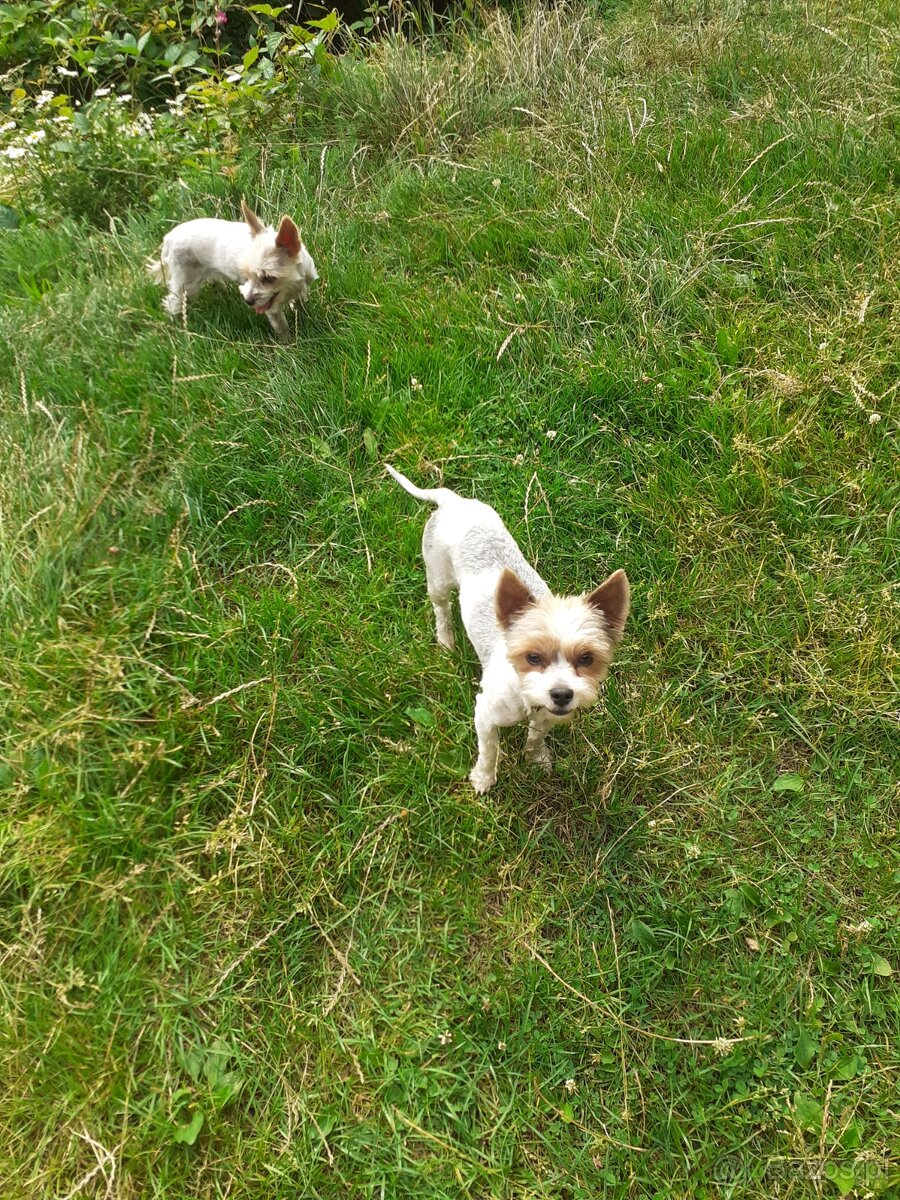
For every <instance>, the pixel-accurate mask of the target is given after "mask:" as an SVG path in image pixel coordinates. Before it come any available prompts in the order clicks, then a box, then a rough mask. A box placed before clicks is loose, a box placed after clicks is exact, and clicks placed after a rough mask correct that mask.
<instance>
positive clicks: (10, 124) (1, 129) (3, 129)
mask: <svg viewBox="0 0 900 1200" xmlns="http://www.w3.org/2000/svg"><path fill="white" fill-rule="evenodd" d="M15 127H16V123H15V121H7V122H6V124H5V125H0V133H9V131H10V130H11V129H15Z"/></svg>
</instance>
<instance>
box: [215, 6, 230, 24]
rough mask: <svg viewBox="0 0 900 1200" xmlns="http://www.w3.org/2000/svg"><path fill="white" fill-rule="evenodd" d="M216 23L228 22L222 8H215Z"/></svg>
mask: <svg viewBox="0 0 900 1200" xmlns="http://www.w3.org/2000/svg"><path fill="white" fill-rule="evenodd" d="M216 24H217V25H227V24H228V17H227V15H226V13H225V10H224V8H217V9H216Z"/></svg>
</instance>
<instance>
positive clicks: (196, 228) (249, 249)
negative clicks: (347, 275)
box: [147, 200, 319, 338]
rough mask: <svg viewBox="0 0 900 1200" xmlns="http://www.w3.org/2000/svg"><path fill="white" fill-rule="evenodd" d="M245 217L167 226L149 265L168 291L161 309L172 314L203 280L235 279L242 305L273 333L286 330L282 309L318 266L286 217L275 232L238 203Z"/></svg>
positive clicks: (302, 296) (302, 291) (298, 296)
mask: <svg viewBox="0 0 900 1200" xmlns="http://www.w3.org/2000/svg"><path fill="white" fill-rule="evenodd" d="M241 213H242V215H243V217H244V219H243V221H220V220H218V219H217V218H215V217H200V218H198V219H197V220H195V221H185V222H184V223H183V224H181V225H176V226H175V228H174V229H171V230H169V232H168V233H167V234H166V236H165V237H164V238H163V243H162V249H161V251H160V256H159V259H158V260H156V261H154V262H150V263H148V264H147V269H148V271H149V272H150V274H151V275H152V276H153V278H154V279H155V280H156V282H157V283H160V284H163V285H164V286H165V287H166V288H167V289H168V294H167V295H166V296H165V297H164V299H163V308H164V309H165V310H166V312H168V313H170V314H171V315H172V316H173V317H177V316H180V315H181V312H182V310H183V308H184V305H185V303H186V301H187V300H189V299H190V298H191V297H192V296H196V295H197V293H198V292H199V291H200V289H201V288H202V287H203V286H204V285H205V284H207V283H211V282H217V283H236V284H238V285H239V291H240V293H241V296H242V298H243V300H244V302H245V303H246V304H249V305H250V307H251V308H255V309H256V311H257V312H258V313H265V315H266V317H267V318H268V321H269V324H270V325H271V326H272V329H273V330H274V331H275V333H276V334H277V335H278V336H279V337H281V338H283V337H286V336H287V333H288V323H287V320H286V318H285V316H284V311H283V310H284V309H286V308H289V307H290V305H291V304H293V302H294V301H295V300H300V301H305V300H306V298H307V296H308V295H309V285H310V284H311V283H314V282H315V280H317V279H318V278H319V274H318V272H317V271H316V264H315V263H314V262H313V260H312V256H311V255H310V253H309V251H308V250H307V249H306V247H305V246H304V245H303V241H302V239H301V237H300V231H299V229H298V228H297V226H296V225H295V224H294V222H293V221H292V220H291V218H290V217H282V218H281V224H280V225H279V226H278V229H277V230H276V229H275V228H273V226H271V225H266V224H265V223H264V222H263V221H261V220H260V219H259V217H258V216H257V215H256V213H255V212H253V210H252V209H251V208H249V207H248V206H247V205H246V204H245V203H244V201H243V200H242V201H241Z"/></svg>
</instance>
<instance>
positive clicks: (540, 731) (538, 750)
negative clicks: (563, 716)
mask: <svg viewBox="0 0 900 1200" xmlns="http://www.w3.org/2000/svg"><path fill="white" fill-rule="evenodd" d="M552 724H553V722H552V721H551V720H550V719H549V717H548V716H547V713H546V712H545V711H543V710H541V709H538V710H537V711H536V712H533V713H532V714H531V716H530V717H529V718H528V741H527V742H526V743H525V756H526V758H528V759H529V760H530V761H531V762H535V763H540V765H541V766H542V767H543V768H544V770H545V771H549V770H550V767H551V766H552V764H553V754H552V753H551V751H550V747H549V746H548V745H547V733H548V732H549V730H550V728H551V726H552Z"/></svg>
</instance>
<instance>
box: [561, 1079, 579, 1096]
mask: <svg viewBox="0 0 900 1200" xmlns="http://www.w3.org/2000/svg"><path fill="white" fill-rule="evenodd" d="M563 1087H564V1088H565V1089H566V1091H567V1092H568V1093H569V1095H570V1096H574V1095H575V1093H576V1092H577V1091H578V1084H577V1083H576V1082H575V1080H574V1079H567V1080H566V1082H565V1083H564V1084H563Z"/></svg>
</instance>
